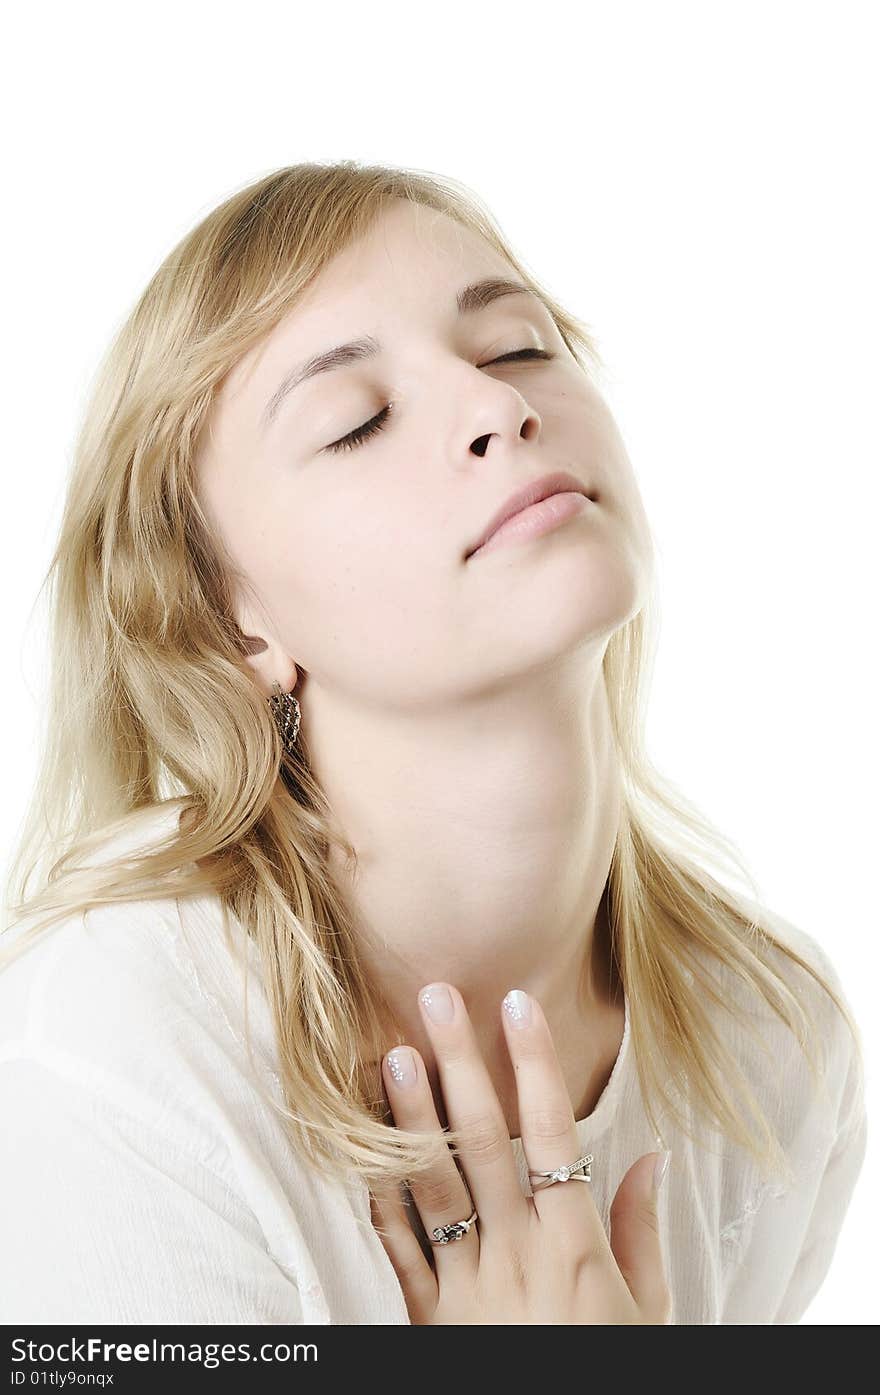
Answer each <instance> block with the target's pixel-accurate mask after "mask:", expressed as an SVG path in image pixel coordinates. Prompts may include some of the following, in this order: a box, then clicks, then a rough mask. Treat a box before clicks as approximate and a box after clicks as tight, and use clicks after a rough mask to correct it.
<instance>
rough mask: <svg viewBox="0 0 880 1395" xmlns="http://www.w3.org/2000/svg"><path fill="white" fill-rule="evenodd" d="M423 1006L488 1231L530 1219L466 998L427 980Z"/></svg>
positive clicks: (473, 1190) (462, 1154)
mask: <svg viewBox="0 0 880 1395" xmlns="http://www.w3.org/2000/svg"><path fill="white" fill-rule="evenodd" d="M419 1007H420V1009H421V1013H422V1019H423V1021H424V1023H425V1028H426V1031H427V1033H428V1036H429V1038H430V1042H431V1047H432V1049H433V1052H434V1058H435V1060H436V1062H437V1071H438V1074H439V1077H440V1087H441V1089H442V1091H443V1103H444V1107H445V1110H446V1117H447V1119H448V1120H449V1126H450V1128H452V1129H455V1130H461V1132H462V1141H461V1143H460V1144H459V1146H458V1148H457V1153H458V1158H459V1162H460V1163H461V1167H462V1170H463V1172H464V1175H465V1178H466V1180H467V1184H468V1189H469V1191H470V1194H471V1196H472V1197H473V1201H474V1206H475V1207H476V1208H477V1212H478V1214H479V1218H480V1229H481V1231H482V1232H483V1233H485V1232H486V1231H487V1230H488V1229H489V1228H490V1227H491V1226H493V1225H496V1226H498V1227H499V1228H502V1227H503V1228H504V1229H505V1230H508V1229H509V1228H510V1226H511V1224H512V1223H513V1222H514V1220H515V1218H516V1217H517V1215H518V1214H520V1213H522V1219H523V1221H524V1222H525V1220H526V1219H527V1206H526V1199H525V1197H524V1196H523V1192H522V1187H521V1186H520V1181H519V1175H518V1173H517V1170H516V1161H515V1158H514V1154H513V1145H512V1143H511V1141H510V1132H509V1130H508V1127H507V1120H506V1119H505V1117H504V1111H503V1110H502V1108H501V1105H500V1103H499V1100H498V1096H497V1094H496V1093H495V1087H494V1086H493V1084H492V1079H491V1076H490V1075H489V1071H488V1069H487V1067H486V1062H485V1061H484V1060H483V1055H482V1052H481V1051H480V1048H479V1044H478V1042H477V1038H476V1033H475V1032H474V1029H473V1024H472V1023H471V1020H470V1017H469V1016H468V1013H467V1009H466V1007H465V1004H464V999H463V998H462V996H461V994H460V993H459V991H458V989H457V988H455V987H453V985H452V984H451V983H431V984H427V985H426V986H425V987H424V988H422V989H421V990H420V992H419Z"/></svg>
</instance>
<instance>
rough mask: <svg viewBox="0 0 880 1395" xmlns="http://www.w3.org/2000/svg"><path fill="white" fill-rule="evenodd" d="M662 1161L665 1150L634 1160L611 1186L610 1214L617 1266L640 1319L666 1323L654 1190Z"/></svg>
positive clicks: (666, 1290) (666, 1155)
mask: <svg viewBox="0 0 880 1395" xmlns="http://www.w3.org/2000/svg"><path fill="white" fill-rule="evenodd" d="M668 1164H669V1153H646V1154H645V1155H644V1156H643V1157H641V1158H639V1160H638V1162H634V1163H633V1165H632V1167H631V1168H630V1169H629V1172H627V1174H626V1176H625V1177H624V1179H623V1181H622V1182H621V1184H620V1186H619V1187H618V1188H617V1193H616V1195H615V1197H614V1200H613V1201H612V1203H611V1216H610V1220H611V1236H610V1240H611V1251H612V1254H613V1255H614V1258H615V1260H616V1261H617V1267H618V1269H619V1270H620V1272H621V1274H622V1275H623V1277H624V1279H625V1280H626V1283H627V1286H628V1288H629V1291H630V1293H631V1294H632V1296H633V1298H634V1299H635V1301H636V1303H637V1304H638V1306H639V1309H640V1311H641V1313H642V1316H643V1317H644V1319H645V1321H646V1322H649V1323H658V1324H662V1323H666V1322H668V1321H669V1316H670V1313H671V1310H672V1302H671V1298H670V1294H669V1288H668V1285H667V1283H666V1275H665V1273H664V1269H663V1254H662V1251H661V1247H660V1223H659V1221H658V1219H657V1191H658V1189H659V1184H660V1182H662V1180H663V1177H664V1176H665V1173H666V1169H667V1167H668ZM655 1170H656V1178H657V1183H656V1185H655Z"/></svg>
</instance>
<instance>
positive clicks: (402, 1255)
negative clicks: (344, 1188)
mask: <svg viewBox="0 0 880 1395" xmlns="http://www.w3.org/2000/svg"><path fill="white" fill-rule="evenodd" d="M370 1218H371V1220H372V1222H373V1226H374V1228H375V1230H376V1231H377V1233H378V1235H379V1239H380V1240H381V1241H382V1245H383V1247H384V1249H385V1253H386V1254H387V1256H388V1258H389V1259H390V1260H391V1265H392V1267H393V1269H394V1272H395V1274H396V1275H397V1279H398V1282H399V1283H400V1287H401V1289H402V1290H403V1296H404V1299H405V1301H406V1310H407V1312H408V1314H409V1320H410V1322H411V1323H413V1324H418V1323H426V1322H428V1320H429V1319H430V1317H431V1314H432V1313H433V1312H434V1309H435V1308H436V1306H437V1295H438V1289H437V1279H436V1276H435V1274H434V1271H433V1270H432V1268H431V1266H430V1264H429V1263H428V1261H427V1259H426V1258H425V1256H424V1254H423V1253H422V1247H421V1245H420V1244H419V1242H418V1239H417V1237H416V1236H415V1235H414V1233H413V1229H412V1226H411V1225H410V1223H409V1221H408V1220H407V1217H406V1208H405V1206H404V1204H403V1201H402V1199H401V1196H400V1188H399V1187H395V1188H393V1189H390V1188H386V1189H385V1190H378V1189H377V1190H376V1191H375V1192H373V1191H371V1192H370Z"/></svg>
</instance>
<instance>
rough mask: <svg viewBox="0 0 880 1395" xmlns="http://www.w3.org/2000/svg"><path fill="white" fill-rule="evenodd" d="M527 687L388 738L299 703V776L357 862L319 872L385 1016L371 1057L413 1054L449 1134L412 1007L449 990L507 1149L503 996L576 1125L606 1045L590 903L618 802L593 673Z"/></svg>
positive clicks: (618, 1030)
mask: <svg viewBox="0 0 880 1395" xmlns="http://www.w3.org/2000/svg"><path fill="white" fill-rule="evenodd" d="M543 682H544V687H543V689H542V690H541V691H540V692H539V691H538V690H537V689H535V690H534V691H532V692H530V690H529V688H528V687H525V688H524V687H519V688H518V691H517V695H516V698H515V699H514V698H513V697H511V696H510V695H509V694H506V695H505V696H504V698H503V699H498V697H497V695H496V697H495V701H494V704H493V707H492V709H491V711H489V710H488V709H486V708H483V709H481V710H479V711H477V712H476V713H475V712H474V711H473V710H471V711H470V712H469V714H468V718H467V720H465V719H464V718H463V716H462V715H461V714H459V720H458V721H457V722H456V721H453V720H451V719H449V717H448V714H447V716H446V717H445V718H443V719H441V718H437V719H435V720H434V722H433V723H431V724H429V729H428V730H426V728H425V724H424V721H423V720H422V721H420V722H419V723H416V722H413V721H410V720H407V719H406V718H405V717H401V716H400V714H399V713H398V714H396V716H395V719H394V720H392V721H388V722H387V724H383V723H382V722H381V721H380V722H379V723H378V724H377V722H376V718H375V712H374V713H373V714H372V720H369V721H368V720H367V717H366V716H360V717H359V716H358V715H357V714H352V713H350V712H349V711H346V712H344V713H343V712H342V711H340V710H339V709H338V708H337V707H336V705H335V704H334V703H333V702H331V701H329V700H326V699H327V695H326V693H324V694H319V695H318V697H317V699H312V700H311V702H310V704H309V707H308V709H306V708H305V704H304V711H305V710H308V711H309V714H310V718H311V720H310V726H309V752H310V760H311V763H312V767H313V769H314V770H315V773H316V775H317V778H318V779H319V781H320V783H321V786H322V788H323V789H324V791H325V792H326V794H327V796H328V799H329V801H330V804H331V807H332V808H333V809H334V811H335V813H336V816H337V818H338V819H339V821H340V823H341V826H342V828H343V829H344V831H345V833H346V835H347V836H348V838H349V839H350V840H351V842H352V843H353V845H354V847H355V849H356V850H357V853H358V867H357V871H356V873H355V874H354V876H353V877H351V876H350V875H349V873H348V871H347V869H345V868H343V866H342V865H341V862H339V861H337V863H336V867H335V870H336V873H337V875H338V876H339V877H340V879H341V880H342V884H343V886H344V888H345V891H346V894H347V896H348V898H349V901H350V904H351V906H352V908H353V912H354V916H355V923H356V925H357V927H358V930H359V932H360V947H361V951H362V961H363V963H364V966H365V968H366V970H367V973H368V976H369V977H370V978H371V979H372V981H373V982H375V983H376V984H377V985H378V986H379V988H380V990H381V992H380V997H381V998H382V1000H383V1001H384V1004H385V1005H386V1006H387V1013H388V1049H390V1047H391V1046H393V1045H395V1044H396V1043H397V1042H399V1041H402V1042H406V1043H408V1044H409V1045H411V1046H415V1047H416V1048H417V1050H419V1052H420V1053H421V1054H422V1056H423V1059H424V1061H425V1064H426V1067H427V1069H428V1075H429V1078H430V1079H431V1082H432V1086H433V1088H434V1095H435V1099H436V1101H437V1105H438V1113H439V1114H440V1117H441V1122H443V1123H444V1124H445V1123H446V1122H448V1121H447V1119H446V1117H445V1112H444V1110H443V1102H442V1095H441V1092H440V1088H439V1082H438V1076H437V1072H436V1066H435V1063H434V1060H433V1053H432V1051H431V1047H430V1043H429V1040H428V1038H427V1034H426V1033H425V1031H424V1028H423V1026H422V1021H421V1015H420V1011H419V1007H418V1003H417V994H418V991H419V989H420V988H422V987H423V986H424V985H425V984H428V983H431V982H434V981H436V980H444V981H446V982H451V983H454V984H455V986H456V987H457V988H458V989H459V991H460V992H461V994H462V996H463V998H464V1001H465V1004H466V1006H467V1009H468V1012H469V1014H470V1017H471V1020H472V1022H473V1025H474V1029H475V1032H476V1034H477V1038H478V1040H479V1043H480V1047H481V1050H482V1052H483V1055H484V1058H485V1060H486V1064H487V1067H488V1069H489V1072H490V1076H491V1078H492V1081H493V1084H494V1086H495V1088H496V1091H497V1093H498V1096H499V1100H500V1101H501V1103H502V1107H503V1108H504V1111H505V1116H506V1118H507V1120H508V1124H509V1126H510V1129H511V1134H512V1136H517V1135H518V1116H517V1109H516V1093H515V1080H514V1076H513V1071H512V1067H511V1065H510V1059H509V1056H508V1053H507V1047H506V1042H505V1038H504V1032H503V1028H502V1025H501V1017H500V1014H501V999H502V998H503V997H504V995H505V993H506V992H507V991H508V989H511V988H522V989H524V990H525V991H526V992H527V993H530V994H531V995H532V996H533V997H535V998H537V999H538V1001H539V1002H540V1004H541V1007H542V1008H543V1010H544V1013H545V1015H546V1017H547V1020H548V1023H549V1026H550V1030H551V1033H552V1035H553V1039H554V1043H555V1045H556V1049H557V1054H558V1055H559V1058H560V1063H561V1065H562V1068H563V1073H564V1075H565V1078H566V1081H567V1083H568V1086H569V1093H570V1097H571V1100H572V1106H573V1108H574V1110H575V1117H576V1118H578V1119H580V1118H583V1117H585V1115H586V1114H588V1113H589V1112H591V1110H592V1108H593V1105H594V1104H595V1102H596V1100H597V1099H598V1096H599V1095H600V1094H601V1091H602V1089H603V1088H604V1085H605V1083H606V1081H607V1078H608V1075H609V1073H610V1070H611V1068H612V1066H613V1063H614V1060H615V1059H616V1056H617V1051H618V1048H619V1045H620V1038H621V1036H622V1031H623V1004H622V996H621V993H620V982H619V979H618V977H617V974H616V971H615V967H614V965H613V962H612V956H611V952H610V944H609V935H608V921H607V899H606V897H605V895H604V893H605V888H606V884H607V879H608V872H609V868H610V863H611V857H612V854H613V850H614V844H615V838H616V834H617V827H618V818H619V809H620V802H619V801H620V791H619V780H618V766H617V762H616V757H615V754H614V749H613V743H612V738H611V730H610V724H609V715H608V710H607V701H606V694H605V686H604V681H603V679H602V674H601V664H600V662H599V661H597V663H596V666H595V668H594V670H593V672H592V675H591V676H590V675H588V676H587V678H586V679H585V675H584V671H583V666H582V665H581V666H580V668H579V669H578V671H577V673H574V672H571V674H570V681H568V682H566V681H564V680H563V690H562V691H560V690H559V688H558V687H557V688H555V689H554V691H553V695H552V697H551V698H548V696H547V691H546V674H545V675H544V678H543ZM499 708H500V709H501V710H499ZM377 1068H378V1063H377Z"/></svg>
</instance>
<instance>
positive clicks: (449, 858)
mask: <svg viewBox="0 0 880 1395" xmlns="http://www.w3.org/2000/svg"><path fill="white" fill-rule="evenodd" d="M600 367H601V359H600V356H599V354H598V352H597V351H596V348H595V345H594V344H593V342H592V339H591V336H590V334H589V332H588V330H587V328H586V326H585V325H584V324H583V323H582V322H580V321H578V320H577V319H575V318H574V317H573V316H572V315H571V314H570V313H568V311H566V310H565V309H564V308H563V307H562V306H561V305H560V304H559V303H558V302H557V301H556V300H555V299H554V298H553V297H552V296H551V295H550V294H549V293H548V292H547V291H546V290H545V289H543V288H542V287H541V286H540V285H539V284H538V282H537V281H536V280H535V278H534V277H533V276H531V275H530V274H529V273H528V272H527V271H526V270H525V269H524V266H523V264H522V262H521V261H520V260H519V259H518V258H517V257H516V255H515V254H514V252H513V250H512V249H511V247H510V246H509V245H508V243H507V242H506V241H505V239H504V237H503V236H502V233H501V231H500V230H499V228H498V227H497V225H496V223H495V222H494V220H493V219H492V217H491V215H490V214H489V213H488V211H487V210H486V209H485V208H484V207H483V206H482V205H481V203H480V201H479V200H478V199H477V198H476V197H474V196H473V195H472V194H471V193H469V191H467V190H466V189H464V188H463V186H461V185H458V184H457V183H456V182H455V181H453V180H450V179H443V178H441V177H439V176H435V175H431V174H428V173H427V172H423V171H406V170H401V169H395V168H388V167H365V166H361V165H358V164H356V163H355V162H353V161H342V162H339V163H336V164H307V165H299V166H294V167H292V168H287V169H282V170H280V171H278V172H276V173H274V174H271V175H270V176H268V177H267V178H264V179H262V180H260V181H259V182H258V183H256V184H254V185H252V186H251V187H249V188H246V189H244V190H243V191H242V192H240V193H238V194H236V195H235V196H234V197H232V198H230V199H229V200H227V201H226V202H225V203H224V204H222V206H220V207H219V208H217V209H216V210H215V211H214V212H212V213H211V214H210V215H209V216H208V217H207V218H206V219H205V220H204V221H203V222H202V223H201V224H200V225H199V226H198V227H196V228H195V230H194V231H193V232H191V233H190V234H189V235H188V236H187V237H186V238H185V239H184V240H183V242H182V243H181V244H180V245H179V246H178V247H177V248H176V249H175V250H174V251H173V252H172V253H171V254H170V255H169V256H168V257H167V259H166V260H165V262H164V263H163V265H162V266H161V267H160V269H159V270H158V271H157V273H156V274H155V276H154V277H153V279H152V281H151V283H150V285H149V286H148V288H147V289H146V291H145V292H144V294H143V296H142V297H141V299H140V301H139V302H138V304H137V305H136V307H135V308H134V310H133V312H132V314H131V315H130V317H129V319H128V320H127V321H126V323H125V324H124V326H123V328H122V330H121V332H120V334H119V336H118V338H117V340H116V342H115V344H114V345H113V347H112V350H111V351H110V353H109V355H108V358H107V360H106V363H105V365H104V368H103V371H102V374H101V377H100V380H99V382H98V384H97V387H96V389H95V393H94V398H93V401H92V403H91V405H90V408H89V411H88V414H87V417H86V420H85V423H84V426H83V429H82V434H81V439H80V442H79V446H78V454H77V458H76V463H75V469H74V472H73V476H72V479H71V482H70V488H69V494H68V498H67V502H66V510H65V515H64V520H63V524H62V528H61V536H60V539H59V542H58V545H57V548H56V552H55V555H54V558H53V560H52V564H51V568H50V575H51V576H52V577H53V580H54V591H53V597H52V600H53V626H52V642H53V656H54V657H53V669H52V676H51V681H50V684H49V687H48V690H47V692H46V694H45V701H46V707H47V734H46V744H45V755H44V765H43V768H42V770H41V772H40V777H39V783H38V787H37V789H36V792H35V798H34V805H33V810H32V813H31V815H30V818H29V821H28V825H27V828H26V830H25V835H24V837H23V841H22V846H21V849H20V850H19V855H18V857H17V859H16V862H15V867H14V878H13V884H14V886H15V888H16V898H17V899H16V900H15V901H14V903H13V904H12V910H13V917H12V923H11V924H10V926H9V928H8V929H7V931H6V933H5V936H4V941H3V952H4V959H5V965H6V966H5V968H4V971H3V973H2V974H0V1020H2V1023H3V1043H2V1053H3V1057H4V1060H3V1068H2V1071H0V1102H2V1107H3V1110H4V1116H5V1117H6V1119H7V1120H11V1121H13V1122H12V1127H11V1128H10V1129H8V1130H7V1133H6V1138H5V1142H4V1144H3V1145H2V1147H3V1152H2V1154H0V1166H2V1177H0V1196H2V1201H0V1207H2V1208H3V1216H2V1229H3V1235H4V1252H5V1257H4V1269H3V1295H2V1296H3V1309H4V1313H3V1316H4V1321H6V1322H7V1323H8V1322H22V1321H32V1322H42V1323H48V1322H59V1323H60V1322H86V1321H95V1320H100V1321H105V1322H127V1323H136V1322H147V1321H153V1322H162V1321H164V1322H175V1323H184V1322H216V1323H219V1322H251V1323H271V1322H291V1323H296V1322H323V1323H408V1322H411V1323H416V1324H430V1323H514V1322H517V1323H565V1324H574V1323H669V1322H672V1323H752V1322H757V1323H789V1322H795V1321H796V1320H797V1319H798V1318H799V1316H800V1315H801V1313H802V1312H803V1310H804V1308H805V1307H806V1305H807V1303H808V1302H809V1300H810V1298H811V1297H812V1295H813V1294H814V1293H815V1291H816V1289H817V1288H818V1286H819V1284H820V1283H821V1281H822V1278H823V1276H824V1274H825V1272H826V1271H827V1268H828V1264H829V1262H830V1258H831V1254H832V1251H833V1248H834V1244H835V1240H836V1236H837V1234H838V1231H839V1228H840V1225H841V1222H842V1219H843V1216H844V1213H845V1210H846V1207H847V1205H848V1202H849V1198H850V1195H851V1193H852V1189H853V1187H854V1185H855V1181H856V1178H857V1175H858V1172H859V1169H860V1166H861V1161H862V1156H863V1152H864V1142H865V1120H864V1104H863V1094H862V1065H861V1053H860V1049H859V1048H860V1043H859V1035H858V1029H857V1027H856V1024H854V1023H853V1021H852V1018H851V1015H850V1013H849V1008H848V1004H847V1001H846V999H845V997H844V995H843V991H842V987H841V985H840V983H839V981H838V978H837V975H836V973H835V971H834V969H833V966H832V964H831V962H830V961H829V959H828V957H827V955H826V954H825V952H824V951H823V950H822V949H821V948H820V947H819V945H818V944H817V943H816V941H814V940H813V939H812V938H811V937H810V936H809V935H807V934H806V933H805V932H803V931H801V930H799V929H796V928H795V927H794V926H792V925H790V924H788V922H786V921H783V920H782V919H781V918H780V917H779V916H778V915H774V914H772V913H771V912H770V911H769V910H767V909H766V908H764V907H762V906H761V905H760V902H759V900H757V899H754V898H753V897H751V896H748V895H746V894H745V893H737V892H734V891H733V890H732V889H731V888H730V886H728V885H725V884H724V883H723V882H722V880H721V879H720V878H716V877H715V876H714V875H712V874H710V872H709V871H707V870H706V863H707V862H708V861H709V860H710V858H711V855H712V853H713V851H714V852H717V851H723V850H724V848H725V845H724V843H723V841H722V840H721V839H720V837H719V836H717V835H714V834H713V833H712V830H711V829H710V828H709V827H708V826H707V825H706V824H705V823H704V822H703V821H702V820H701V818H700V817H699V816H698V815H697V814H696V812H695V811H694V810H693V808H692V807H691V806H690V805H688V804H687V803H686V802H685V801H684V800H682V799H680V798H678V797H677V796H676V794H675V792H674V790H673V789H672V788H670V787H668V786H666V785H665V784H664V782H663V781H662V779H661V778H660V776H659V775H658V774H657V773H656V772H655V771H654V770H653V768H652V767H651V765H650V763H649V761H648V758H647V756H646V754H645V750H644V745H643V738H642V728H643V721H642V718H643V711H642V700H643V684H642V679H643V675H644V672H645V670H646V667H647V663H648V660H649V658H650V640H651V635H652V630H651V624H650V618H651V613H652V612H651V604H652V584H651V583H652V577H653V570H652V543H651V534H650V529H649V526H648V522H647V520H646V517H645V514H644V511H643V507H642V503H641V500H640V496H639V492H638V488H637V485H636V480H635V477H634V474H633V470H632V467H631V464H630V461H629V458H628V456H627V453H626V450H625V447H624V444H623V441H622V438H621V436H620V434H619V432H618V430H617V427H616V425H615V422H614V420H613V417H612V415H611V413H610V411H609V409H608V407H607V405H606V403H605V401H604V399H603V397H602V395H601V393H600V391H599V389H598V387H597V384H596V380H595V379H596V372H595V370H597V369H599V368H600ZM728 852H730V850H728ZM732 856H734V858H735V854H732ZM41 859H42V860H43V861H44V863H45V866H41V865H40V863H41ZM38 868H39V881H38V883H37V884H35V885H34V886H33V887H32V886H31V879H32V878H34V877H36V875H37V870H38ZM50 927H53V929H52V932H51V933H48V932H49V930H50ZM664 1178H665V1180H664ZM661 1181H662V1186H661V1185H660V1183H661Z"/></svg>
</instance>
